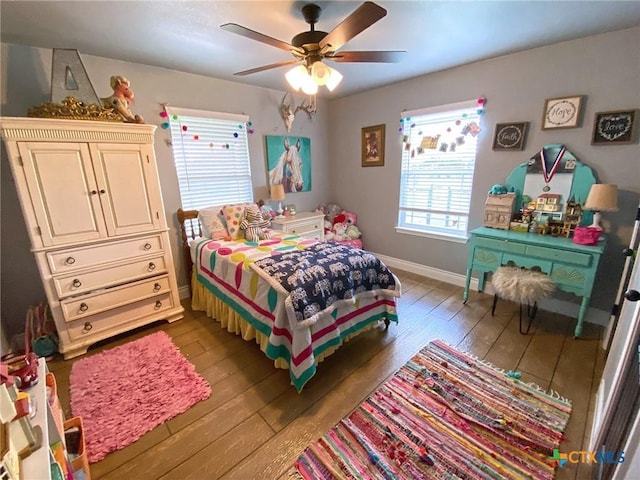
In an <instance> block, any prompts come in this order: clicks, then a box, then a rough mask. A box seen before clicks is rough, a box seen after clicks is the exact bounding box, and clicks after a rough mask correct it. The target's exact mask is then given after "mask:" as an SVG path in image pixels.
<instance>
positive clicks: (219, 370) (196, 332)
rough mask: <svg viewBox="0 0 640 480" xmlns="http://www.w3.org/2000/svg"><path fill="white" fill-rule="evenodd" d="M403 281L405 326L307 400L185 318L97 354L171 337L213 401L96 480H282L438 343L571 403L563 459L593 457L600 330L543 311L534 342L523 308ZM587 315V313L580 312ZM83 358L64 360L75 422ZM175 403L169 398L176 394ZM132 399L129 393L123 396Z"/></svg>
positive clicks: (251, 355)
mask: <svg viewBox="0 0 640 480" xmlns="http://www.w3.org/2000/svg"><path fill="white" fill-rule="evenodd" d="M395 273H396V274H397V275H398V277H399V278H400V280H401V283H402V298H401V299H400V301H399V307H398V310H399V323H398V324H397V325H395V324H393V325H391V326H390V328H389V330H388V331H386V332H385V331H384V329H383V328H379V329H375V330H372V331H369V332H367V333H365V334H363V335H360V336H359V337H357V338H355V339H354V340H352V341H351V342H349V343H348V344H347V345H345V346H344V347H343V348H341V349H340V350H338V351H337V352H336V353H335V354H334V355H332V356H330V357H329V358H328V359H327V360H326V361H324V362H323V363H321V364H320V366H319V368H318V372H317V374H316V376H315V377H314V378H313V379H312V380H311V381H310V382H309V383H308V384H307V386H306V387H305V388H304V390H303V392H302V393H301V394H298V393H296V391H295V389H294V388H293V387H292V386H291V385H290V384H289V380H288V372H286V371H284V370H277V369H275V367H274V366H273V363H272V362H271V361H269V360H268V359H267V358H266V357H265V356H264V354H262V352H261V351H260V350H259V348H258V346H257V345H256V344H255V343H252V342H245V341H243V340H241V339H240V338H239V337H237V336H235V335H233V334H230V333H228V332H227V331H225V330H222V329H221V328H220V325H219V324H218V323H217V322H215V321H213V320H211V319H209V318H207V317H206V316H204V315H203V314H202V313H201V312H193V311H191V309H190V308H189V307H188V305H185V307H186V308H187V311H186V314H185V318H184V319H183V320H180V321H178V322H175V323H173V324H167V323H158V324H154V325H152V326H149V327H147V328H145V329H141V330H137V331H135V332H131V333H129V334H127V335H123V336H120V337H118V338H117V339H112V340H110V341H109V342H105V343H103V344H101V345H100V346H98V347H97V348H95V349H94V348H92V349H91V350H90V351H89V353H88V354H87V355H92V354H95V353H97V352H99V351H101V350H102V349H105V348H112V347H114V346H116V345H120V344H122V343H126V342H128V341H131V340H133V339H135V338H139V337H142V336H144V335H147V334H149V333H151V332H154V331H157V330H164V331H165V332H167V333H168V334H169V335H170V336H171V337H172V338H173V341H174V343H175V344H176V345H177V346H178V347H180V349H181V351H182V352H183V354H184V355H185V356H187V357H188V358H189V359H190V361H191V362H192V363H193V364H194V365H195V366H196V368H197V370H198V372H199V373H200V374H201V375H202V376H204V377H205V378H206V379H207V380H208V381H209V383H210V384H211V387H212V390H213V393H212V395H211V397H210V398H209V399H207V400H205V401H203V402H200V403H198V404H196V405H195V406H194V407H192V408H191V409H189V410H188V411H187V412H186V413H184V414H182V415H179V416H178V417H176V418H174V419H172V420H170V421H168V422H166V423H165V424H163V425H161V426H159V427H157V428H156V429H154V430H153V431H151V432H150V433H148V434H146V435H145V436H144V437H142V438H141V439H140V440H139V441H137V442H136V443H134V444H133V445H131V446H129V447H127V448H124V449H123V450H120V451H117V452H114V453H111V454H110V455H108V456H107V457H106V458H105V459H104V460H102V461H101V462H99V463H96V464H93V465H91V476H92V478H93V479H94V480H97V479H109V480H111V479H113V480H116V479H117V480H122V479H136V480H142V479H167V480H168V479H171V480H173V479H176V480H178V479H179V480H186V479H198V480H200V479H207V480H210V479H217V478H221V479H238V480H249V479H260V480H264V479H274V480H281V479H285V478H287V470H288V469H289V468H290V466H291V465H293V463H294V461H295V459H296V457H297V456H298V455H299V454H300V452H301V451H302V450H303V448H304V447H305V445H307V444H308V443H309V442H311V441H313V440H314V439H316V438H317V437H319V436H321V435H322V434H323V433H324V432H326V431H327V430H329V429H330V428H331V427H332V426H333V425H334V424H335V423H336V422H338V421H339V420H340V419H341V418H342V417H343V416H345V415H346V414H347V413H349V411H351V410H352V409H353V408H354V407H355V406H356V405H358V404H359V403H360V402H361V401H362V400H363V399H364V398H365V397H366V396H367V395H369V394H370V393H371V392H372V391H373V390H374V389H375V388H376V387H377V386H378V385H379V384H380V383H381V382H383V381H384V380H385V379H386V378H387V377H389V376H390V375H391V374H392V373H393V372H394V371H395V370H397V369H398V368H399V367H400V366H401V365H403V364H404V363H405V362H406V361H407V360H408V359H409V358H410V357H411V356H412V355H414V354H415V353H416V352H417V351H418V350H420V349H421V348H422V347H423V346H425V345H426V344H427V343H428V342H429V341H431V340H434V339H442V340H444V341H446V342H448V343H449V344H451V345H453V346H455V347H457V348H458V349H459V350H462V351H467V352H470V353H472V354H474V355H476V356H478V357H480V358H482V359H484V360H486V361H489V362H491V363H492V364H494V365H496V366H498V367H500V368H502V369H504V370H516V371H520V372H522V379H523V380H526V381H530V382H535V383H536V384H538V385H539V386H541V387H543V388H544V389H553V390H555V391H557V392H559V393H560V394H561V395H562V396H564V397H567V398H569V399H571V401H572V402H573V413H572V415H571V420H570V422H569V426H568V429H567V432H566V437H567V440H566V441H565V442H563V444H562V445H561V447H560V451H561V452H565V453H568V452H570V451H573V450H583V449H584V450H586V442H587V441H588V437H589V430H590V425H591V417H592V415H593V407H594V405H593V403H594V395H595V390H596V388H597V384H598V381H599V378H600V376H601V374H602V370H603V367H604V360H605V358H604V352H603V350H602V349H601V348H600V337H601V336H602V333H603V332H602V328H601V327H597V326H595V325H592V324H585V329H584V333H583V336H582V337H581V338H580V339H578V340H575V339H573V337H572V332H573V328H574V326H575V320H573V319H570V318H567V317H563V316H559V315H557V314H553V313H550V312H546V311H542V310H541V311H539V312H538V316H537V318H536V320H535V321H534V324H533V326H532V329H531V332H530V333H529V335H521V334H520V333H519V331H518V312H517V306H516V305H514V304H512V303H509V302H503V301H501V302H499V303H498V306H497V310H496V315H495V316H494V317H492V316H491V301H492V297H490V296H489V295H486V294H480V293H477V292H471V296H470V299H469V302H467V304H466V305H463V303H462V288H460V287H456V286H453V285H449V284H446V283H443V282H439V281H436V280H432V279H428V278H424V277H420V276H417V275H415V274H411V273H404V272H399V271H396V272H395ZM576 310H577V307H576ZM72 364H73V360H69V361H64V360H61V359H60V360H54V361H53V362H51V363H50V369H51V370H52V371H53V372H54V373H55V374H56V378H57V380H58V385H59V393H60V399H61V402H62V404H63V406H64V408H65V414H66V415H67V416H71V412H70V409H69V391H68V390H69V388H68V384H69V382H68V378H69V371H70V368H71V365H72ZM167 394H170V392H167ZM123 395H126V392H123ZM589 477H590V471H589V469H588V468H587V467H586V465H582V464H578V465H569V464H567V465H565V466H564V467H563V468H561V469H559V470H558V474H557V477H556V478H558V479H577V480H583V479H587V478H589Z"/></svg>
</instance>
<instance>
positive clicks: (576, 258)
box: [527, 245, 592, 267]
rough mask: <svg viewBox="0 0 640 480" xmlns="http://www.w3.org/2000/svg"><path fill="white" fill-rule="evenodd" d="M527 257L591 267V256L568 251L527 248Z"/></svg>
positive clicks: (530, 246) (535, 247)
mask: <svg viewBox="0 0 640 480" xmlns="http://www.w3.org/2000/svg"><path fill="white" fill-rule="evenodd" d="M527 255H530V256H532V257H540V258H547V259H549V260H560V261H562V263H572V264H574V265H582V266H584V267H588V266H590V265H591V258H592V257H591V255H587V254H585V253H578V252H569V251H567V250H558V249H553V248H547V247H538V246H534V245H529V246H527Z"/></svg>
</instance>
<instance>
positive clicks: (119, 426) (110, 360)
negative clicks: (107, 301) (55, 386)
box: [69, 332, 211, 463]
mask: <svg viewBox="0 0 640 480" xmlns="http://www.w3.org/2000/svg"><path fill="white" fill-rule="evenodd" d="M69 383H70V390H71V411H72V413H73V415H74V416H81V417H82V422H83V425H84V429H85V443H86V451H87V456H88V459H89V463H95V462H97V461H99V460H102V459H103V458H104V457H105V456H106V455H107V454H108V453H110V452H113V451H115V450H120V449H121V448H124V447H126V446H128V445H130V444H132V443H133V442H135V441H136V440H138V439H139V438H140V437H141V436H142V435H144V434H145V433H147V432H149V431H150V430H152V429H153V428H155V427H157V426H158V425H161V424H162V423H164V422H165V421H167V420H169V419H170V418H173V417H175V416H176V415H178V414H180V413H182V412H185V411H186V410H188V409H189V408H190V407H192V406H193V405H195V404H196V403H198V402H199V401H201V400H204V399H205V398H208V397H209V395H211V387H210V386H209V384H208V383H207V381H206V380H205V379H204V378H202V377H201V376H200V375H198V374H197V373H196V371H195V368H194V366H193V365H192V364H191V363H189V361H188V360H187V359H186V358H185V357H184V356H183V355H182V353H180V350H179V349H178V347H176V346H175V345H174V344H173V342H172V341H171V338H170V337H169V335H167V334H166V333H165V332H157V333H153V334H151V335H148V336H146V337H143V338H140V339H138V340H135V341H133V342H130V343H127V344H125V345H122V346H119V347H115V348H112V349H110V350H105V351H104V352H101V353H99V354H97V355H93V356H91V357H86V358H83V359H81V360H78V361H76V362H75V363H74V364H73V366H72V367H71V377H70V382H69Z"/></svg>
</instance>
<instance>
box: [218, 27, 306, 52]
mask: <svg viewBox="0 0 640 480" xmlns="http://www.w3.org/2000/svg"><path fill="white" fill-rule="evenodd" d="M220 28H221V29H223V30H226V31H227V32H231V33H235V34H237V35H242V36H243V37H247V38H250V39H251V40H256V41H258V42H262V43H266V44H267V45H271V46H272V47H276V48H280V49H282V50H286V51H287V52H298V53H300V54H302V55H304V53H305V52H304V50H303V49H302V48H298V47H294V46H293V45H291V44H290V43H287V42H283V41H282V40H278V39H277V38H273V37H269V36H268V35H264V34H263V33H259V32H256V31H254V30H251V29H249V28H247V27H243V26H242V25H238V24H237V23H225V24H224V25H220Z"/></svg>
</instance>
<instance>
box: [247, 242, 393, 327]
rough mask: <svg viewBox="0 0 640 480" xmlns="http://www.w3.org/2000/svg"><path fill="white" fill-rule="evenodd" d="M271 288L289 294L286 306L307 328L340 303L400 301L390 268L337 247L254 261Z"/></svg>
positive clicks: (310, 248) (322, 246) (360, 252)
mask: <svg viewBox="0 0 640 480" xmlns="http://www.w3.org/2000/svg"><path fill="white" fill-rule="evenodd" d="M252 268H254V270H256V271H258V272H260V271H262V272H264V273H265V274H266V275H263V276H265V278H266V277H267V276H268V279H269V281H270V282H271V283H272V285H274V286H276V287H277V288H279V289H280V290H285V291H286V292H289V295H288V297H287V300H286V301H285V306H286V308H287V313H288V314H289V317H290V318H291V317H293V318H295V320H296V323H297V325H298V326H303V325H310V324H312V323H315V321H316V320H317V319H318V318H319V316H320V315H322V314H329V313H331V312H332V311H333V310H334V309H335V308H337V307H338V306H339V303H340V302H355V301H356V299H357V298H362V297H365V296H375V295H378V294H379V293H385V294H387V295H388V294H391V295H392V296H394V297H399V296H400V291H399V285H396V280H395V277H394V276H393V274H392V273H391V271H390V270H389V268H388V267H387V266H386V265H385V264H384V263H382V262H381V261H380V259H378V258H377V257H376V256H375V255H373V254H371V253H369V252H366V251H364V250H360V249H358V248H354V247H350V246H348V245H343V244H339V243H324V242H321V243H316V244H313V245H310V246H308V247H307V248H305V249H304V250H297V251H293V252H286V253H282V254H279V255H274V256H271V257H267V258H263V259H260V260H257V261H256V262H255V263H253V264H252Z"/></svg>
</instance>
